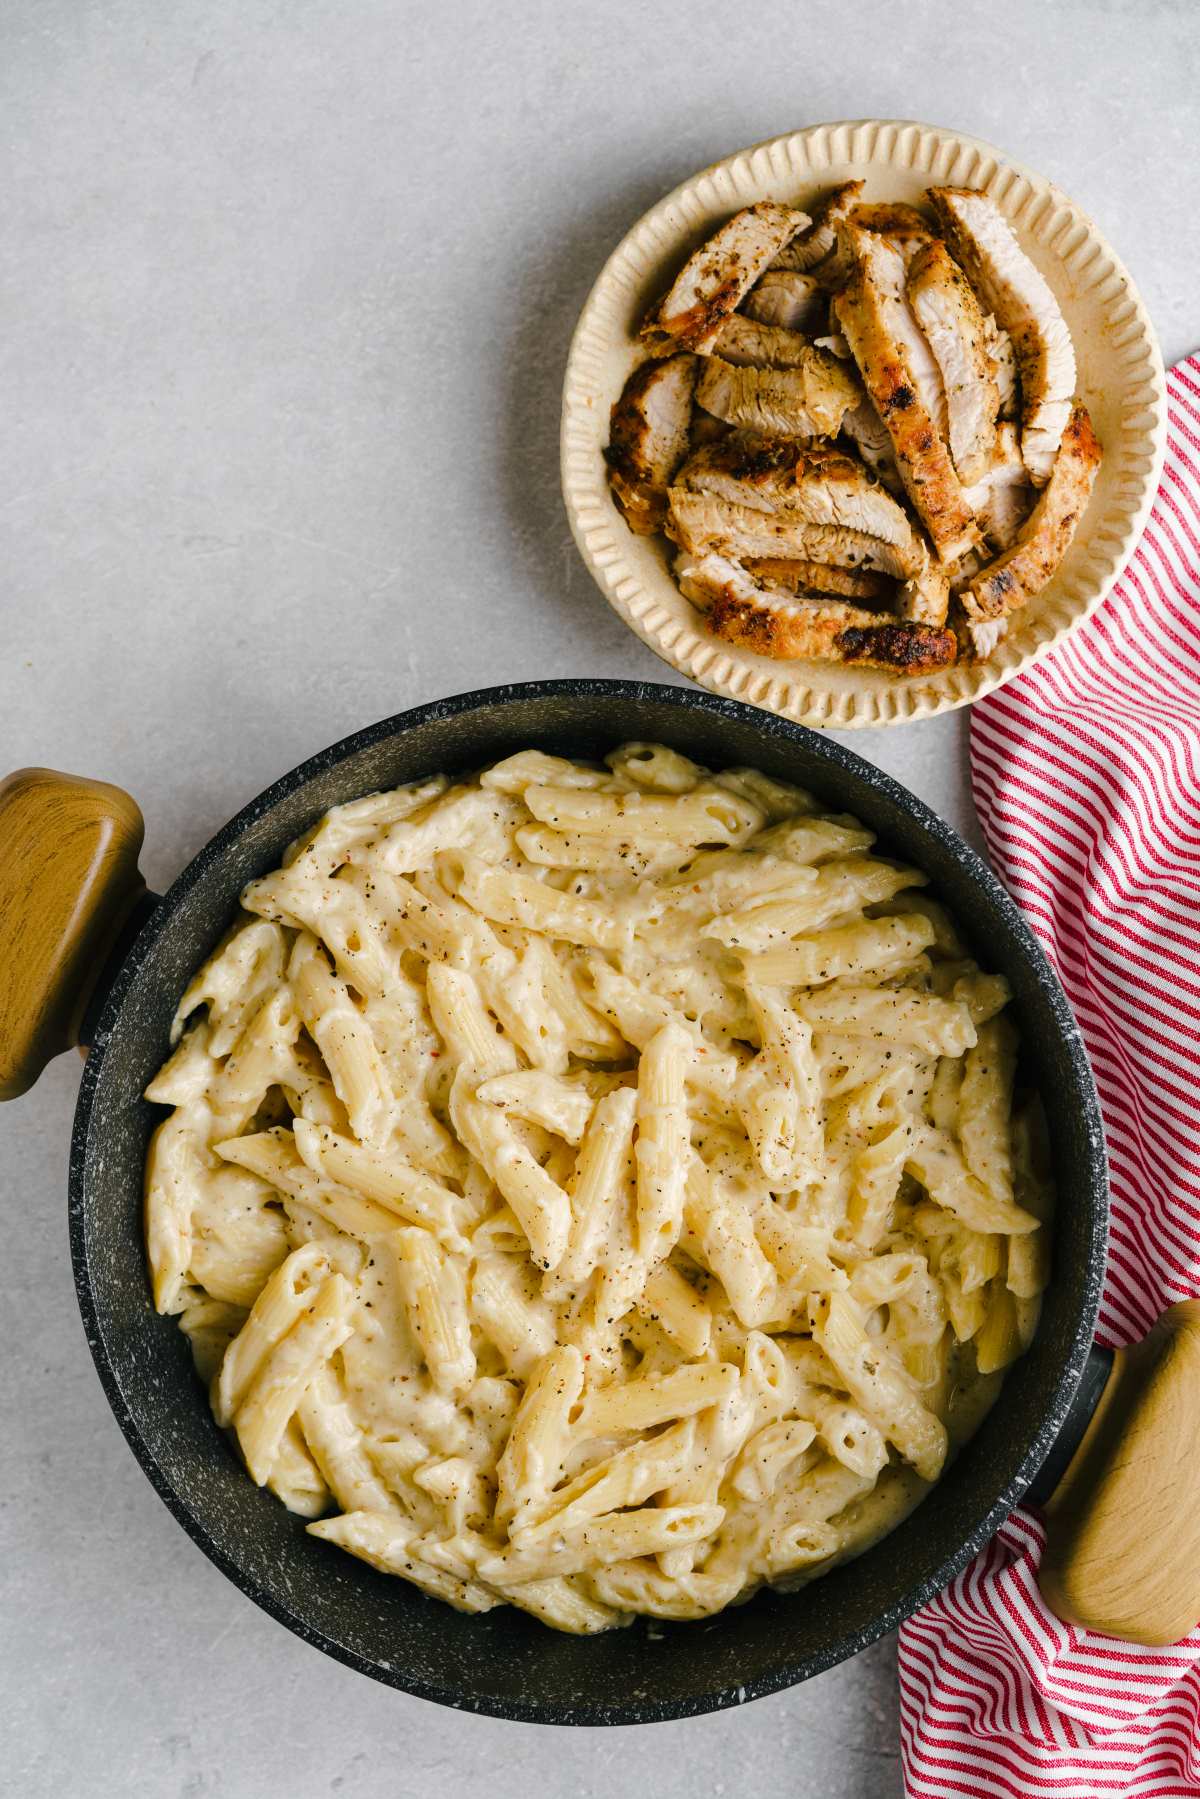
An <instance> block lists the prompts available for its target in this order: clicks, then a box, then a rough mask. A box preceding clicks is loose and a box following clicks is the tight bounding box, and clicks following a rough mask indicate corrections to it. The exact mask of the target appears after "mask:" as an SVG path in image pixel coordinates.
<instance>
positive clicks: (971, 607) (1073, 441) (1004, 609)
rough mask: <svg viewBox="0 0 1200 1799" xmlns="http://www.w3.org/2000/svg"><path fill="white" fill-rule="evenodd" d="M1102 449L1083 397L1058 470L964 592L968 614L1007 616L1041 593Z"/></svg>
mask: <svg viewBox="0 0 1200 1799" xmlns="http://www.w3.org/2000/svg"><path fill="white" fill-rule="evenodd" d="M1100 458H1101V449H1100V445H1099V443H1098V442H1097V440H1096V436H1095V433H1094V432H1093V430H1092V421H1091V419H1090V418H1089V416H1088V410H1087V407H1086V406H1085V405H1084V404H1083V401H1082V400H1078V399H1077V400H1075V401H1074V402H1073V404H1072V407H1071V412H1070V416H1069V418H1068V420H1067V428H1066V430H1065V431H1064V432H1063V435H1062V443H1061V445H1060V447H1059V451H1058V456H1057V458H1056V460H1055V464H1054V471H1053V473H1052V474H1051V476H1050V479H1049V481H1048V482H1047V483H1046V486H1045V487H1044V488H1043V490H1042V492H1041V495H1040V496H1039V498H1038V502H1037V505H1036V506H1035V507H1034V509H1033V511H1032V512H1031V513H1030V515H1029V517H1028V518H1027V519H1026V521H1025V523H1024V525H1023V526H1022V527H1021V530H1020V532H1019V533H1018V536H1017V540H1016V542H1015V543H1014V544H1013V545H1012V547H1011V548H1010V549H1008V550H1006V551H1005V552H1004V554H1003V555H1002V556H998V557H997V558H996V560H995V561H994V562H990V563H988V565H987V567H986V568H985V569H983V570H982V572H981V573H980V574H979V575H977V576H976V578H975V579H974V580H973V581H972V582H971V584H970V586H969V587H965V588H964V589H963V591H962V593H961V594H960V595H959V601H960V604H961V606H962V609H963V612H964V614H965V616H966V618H967V619H968V620H980V619H994V618H1002V617H1004V616H1005V614H1007V613H1011V612H1015V611H1016V610H1017V608H1018V607H1019V606H1023V605H1024V604H1025V602H1026V601H1027V600H1029V599H1032V597H1033V596H1034V594H1036V593H1040V592H1041V590H1042V588H1043V587H1045V586H1046V584H1047V582H1048V581H1049V580H1050V579H1051V578H1052V576H1053V575H1054V574H1055V572H1056V570H1057V569H1058V566H1059V564H1060V563H1061V561H1062V559H1063V557H1064V556H1065V555H1066V553H1067V549H1068V547H1069V546H1070V543H1071V539H1072V538H1073V537H1074V535H1075V532H1076V529H1077V527H1078V525H1079V521H1080V519H1081V518H1082V517H1083V514H1084V512H1085V511H1086V509H1087V503H1088V501H1089V499H1090V498H1091V493H1092V488H1093V486H1094V485H1095V480H1096V473H1097V470H1098V469H1099V467H1100Z"/></svg>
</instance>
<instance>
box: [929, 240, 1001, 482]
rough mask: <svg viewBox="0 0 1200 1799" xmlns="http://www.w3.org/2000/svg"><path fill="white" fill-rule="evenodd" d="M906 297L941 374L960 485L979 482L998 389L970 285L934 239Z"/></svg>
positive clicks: (993, 425) (987, 455)
mask: <svg viewBox="0 0 1200 1799" xmlns="http://www.w3.org/2000/svg"><path fill="white" fill-rule="evenodd" d="M908 297H909V301H910V302H911V305H912V309H913V313H914V314H915V316H916V320H917V323H918V325H919V326H920V327H921V330H922V331H923V332H924V334H925V337H926V340H927V341H928V344H929V347H930V349H931V350H932V351H933V356H934V361H935V362H936V363H937V365H938V369H939V370H940V372H941V377H942V387H943V389H944V391H945V396H946V420H947V429H948V435H949V440H950V454H951V456H952V457H953V459H954V466H955V469H956V470H957V472H958V478H959V480H960V481H962V482H963V483H964V484H967V485H969V484H970V483H971V482H972V481H978V480H979V479H980V477H981V476H982V475H983V473H984V470H985V469H986V468H987V466H988V462H989V459H990V457H991V454H992V451H993V449H994V447H995V441H996V420H997V418H998V416H999V413H1000V390H999V388H998V387H997V385H996V371H995V366H994V364H993V362H992V359H991V357H990V356H989V354H988V350H987V327H986V323H985V320H984V315H983V312H982V311H981V309H980V305H979V301H978V300H977V299H976V298H975V293H974V290H973V289H972V287H971V284H970V282H969V281H968V280H967V278H966V276H965V275H964V274H963V272H962V270H961V269H960V268H959V266H958V264H957V263H956V262H955V260H954V258H953V257H952V256H951V254H950V252H949V251H948V250H947V248H946V246H945V244H944V243H942V242H941V241H940V240H935V241H934V242H932V243H929V244H926V246H925V247H924V248H923V249H922V250H920V251H918V253H917V255H916V256H915V258H914V259H913V262H912V265H911V267H910V268H909V271H908Z"/></svg>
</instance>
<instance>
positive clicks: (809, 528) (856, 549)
mask: <svg viewBox="0 0 1200 1799" xmlns="http://www.w3.org/2000/svg"><path fill="white" fill-rule="evenodd" d="M667 535H668V536H669V537H671V538H673V539H674V541H675V542H676V543H677V544H679V545H680V547H681V548H682V549H685V550H690V551H692V552H693V553H695V554H703V553H704V552H705V551H706V550H718V551H720V553H721V554H722V555H724V556H733V557H736V558H737V559H738V561H740V562H747V561H755V560H758V559H761V558H762V557H769V558H771V559H772V560H776V559H779V560H783V561H787V562H794V561H801V562H826V563H830V564H832V565H833V566H834V567H835V568H868V569H873V570H874V571H875V572H876V573H877V574H881V575H895V576H897V577H898V578H899V579H900V580H906V579H907V578H908V576H909V575H914V574H917V573H919V571H920V561H919V560H916V562H915V565H914V557H913V555H912V553H911V551H910V550H908V549H907V547H902V546H900V545H897V544H890V543H884V542H883V540H882V538H879V537H871V536H870V535H869V534H868V533H867V532H865V531H854V530H850V529H847V528H844V527H842V526H840V525H813V524H809V523H808V521H807V520H805V519H802V518H796V517H794V516H791V515H789V514H787V513H770V512H761V511H760V510H759V509H758V508H757V507H755V506H739V505H735V504H734V503H733V502H732V501H730V500H722V499H718V498H717V496H716V495H715V494H707V493H688V492H687V491H686V490H685V489H684V488H680V487H673V488H672V489H671V493H670V504H669V508H668V513H667Z"/></svg>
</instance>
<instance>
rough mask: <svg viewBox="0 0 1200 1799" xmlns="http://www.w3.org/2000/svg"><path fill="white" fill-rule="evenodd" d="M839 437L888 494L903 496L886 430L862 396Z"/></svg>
mask: <svg viewBox="0 0 1200 1799" xmlns="http://www.w3.org/2000/svg"><path fill="white" fill-rule="evenodd" d="M843 341H845V340H843ZM842 435H843V436H844V437H848V438H849V439H850V441H851V443H852V444H853V445H854V447H855V449H856V450H857V451H858V453H859V455H860V456H861V457H862V459H863V461H864V462H865V463H866V465H867V467H868V468H869V469H870V471H871V473H872V474H873V475H877V476H878V477H879V479H880V480H881V481H882V482H883V485H884V486H885V487H886V488H887V489H888V490H889V492H891V493H903V492H904V483H903V481H901V479H900V470H899V469H898V468H897V466H896V455H895V451H894V450H893V449H892V440H891V438H890V437H889V436H888V429H887V426H886V425H885V424H884V422H883V420H882V419H881V418H880V416H879V414H878V413H877V412H876V410H875V408H874V406H872V404H871V402H870V400H869V399H868V398H867V396H866V394H863V395H861V396H860V398H859V402H858V405H857V406H852V407H851V408H850V410H849V412H847V414H846V416H845V418H844V419H843V420H842Z"/></svg>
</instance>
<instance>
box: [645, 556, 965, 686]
mask: <svg viewBox="0 0 1200 1799" xmlns="http://www.w3.org/2000/svg"><path fill="white" fill-rule="evenodd" d="M676 579H677V580H678V582H679V586H680V591H681V592H682V593H683V594H684V596H685V597H686V598H687V599H689V600H691V601H692V603H693V605H696V606H698V607H700V608H701V609H702V610H703V611H704V612H705V613H706V615H707V621H708V626H709V629H710V630H711V631H712V632H713V634H714V636H717V637H720V638H722V639H723V640H724V642H726V643H732V644H736V645H737V647H738V648H739V649H745V650H752V651H754V652H755V654H757V655H759V656H770V657H772V658H774V659H785V660H786V659H791V658H794V657H799V656H803V657H806V658H808V659H810V660H812V661H820V662H845V663H852V664H854V665H855V666H857V667H860V668H883V669H890V670H892V671H893V672H900V673H904V674H924V673H928V672H929V671H931V670H933V669H938V668H945V667H946V666H947V665H948V664H949V663H951V662H953V661H954V659H955V657H956V655H957V652H958V645H957V640H956V638H955V636H954V633H953V632H952V631H938V630H933V629H930V628H929V627H928V626H925V625H910V624H898V623H897V622H896V621H895V620H894V619H889V618H886V617H883V616H881V615H880V614H879V613H877V612H868V611H866V610H864V609H863V608H862V607H858V606H850V605H847V604H846V603H845V602H844V601H839V600H826V599H819V598H812V599H809V598H803V597H797V596H796V595H794V594H791V593H788V592H786V591H785V590H784V589H782V588H775V587H770V586H766V585H763V584H762V583H760V582H758V581H756V580H754V579H753V578H752V576H750V575H749V574H747V572H746V570H745V569H744V568H741V567H739V565H738V564H737V563H736V562H731V561H729V560H727V559H726V558H725V557H722V556H713V555H710V556H705V557H703V558H701V559H700V560H699V561H691V560H683V561H681V562H680V563H678V564H677V565H676Z"/></svg>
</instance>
